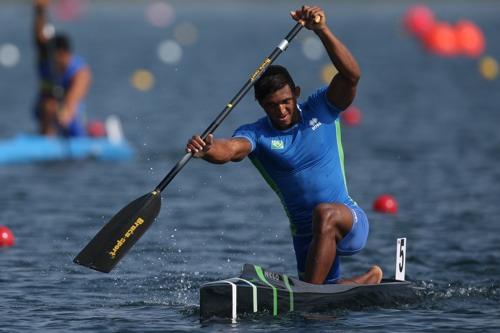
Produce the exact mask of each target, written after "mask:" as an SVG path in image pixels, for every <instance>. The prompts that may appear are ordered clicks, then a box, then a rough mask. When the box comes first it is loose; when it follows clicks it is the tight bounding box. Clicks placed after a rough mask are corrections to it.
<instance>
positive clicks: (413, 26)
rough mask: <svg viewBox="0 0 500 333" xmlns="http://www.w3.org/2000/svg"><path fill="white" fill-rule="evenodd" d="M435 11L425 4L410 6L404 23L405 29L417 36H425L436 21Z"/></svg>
mask: <svg viewBox="0 0 500 333" xmlns="http://www.w3.org/2000/svg"><path fill="white" fill-rule="evenodd" d="M435 21H436V20H435V18H434V13H433V12H432V10H431V9H430V8H429V7H427V6H424V5H414V6H412V7H410V8H409V9H408V10H407V11H406V14H405V16H404V19H403V25H404V27H405V29H406V30H407V31H408V32H409V33H411V34H412V35H415V36H416V37H423V36H424V35H425V34H426V33H427V32H428V31H429V30H430V29H431V28H432V27H433V26H434V23H435Z"/></svg>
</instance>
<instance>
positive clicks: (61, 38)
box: [51, 33, 71, 52]
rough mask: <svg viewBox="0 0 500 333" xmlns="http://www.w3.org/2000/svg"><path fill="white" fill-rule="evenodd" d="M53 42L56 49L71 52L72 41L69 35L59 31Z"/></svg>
mask: <svg viewBox="0 0 500 333" xmlns="http://www.w3.org/2000/svg"><path fill="white" fill-rule="evenodd" d="M51 42H52V45H53V46H54V49H55V50H56V51H66V52H71V41H70V38H69V37H68V35H66V34H60V33H58V34H56V35H55V36H54V38H53V39H52V41H51Z"/></svg>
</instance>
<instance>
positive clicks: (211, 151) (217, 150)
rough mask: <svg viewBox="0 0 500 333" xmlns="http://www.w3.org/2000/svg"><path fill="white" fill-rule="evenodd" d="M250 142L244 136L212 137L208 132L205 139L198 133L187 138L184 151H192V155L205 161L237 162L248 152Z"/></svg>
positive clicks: (250, 149) (218, 162)
mask: <svg viewBox="0 0 500 333" xmlns="http://www.w3.org/2000/svg"><path fill="white" fill-rule="evenodd" d="M251 151H252V144H251V143H250V141H248V140H247V139H244V138H231V139H214V137H213V135H212V134H210V135H209V136H208V137H207V138H206V139H205V141H203V140H202V139H201V137H200V136H199V135H195V136H193V137H192V138H191V139H189V141H188V143H187V145H186V152H188V153H192V154H193V157H196V158H203V159H204V160H205V161H208V162H210V163H215V164H224V163H227V162H239V161H241V160H242V159H244V158H245V157H247V156H248V154H250V152H251Z"/></svg>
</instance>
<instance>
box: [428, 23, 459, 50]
mask: <svg viewBox="0 0 500 333" xmlns="http://www.w3.org/2000/svg"><path fill="white" fill-rule="evenodd" d="M424 44H425V46H426V48H427V50H429V51H430V52H432V53H435V54H437V55H440V56H454V55H457V54H458V52H459V51H460V50H459V45H458V42H457V36H456V33H455V29H454V28H453V27H452V26H451V25H450V24H449V23H445V22H439V23H436V24H435V25H434V26H433V27H432V28H431V29H430V30H429V31H428V32H427V33H426V34H425V37H424Z"/></svg>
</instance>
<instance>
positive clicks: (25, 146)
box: [0, 134, 134, 165]
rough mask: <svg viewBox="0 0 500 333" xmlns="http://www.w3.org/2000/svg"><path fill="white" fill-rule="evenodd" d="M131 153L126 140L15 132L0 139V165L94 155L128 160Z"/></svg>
mask: <svg viewBox="0 0 500 333" xmlns="http://www.w3.org/2000/svg"><path fill="white" fill-rule="evenodd" d="M133 155H134V152H133V149H132V148H131V147H130V146H129V144H128V143H127V142H126V141H122V142H118V143H112V142H111V141H109V140H108V139H107V138H91V137H76V138H55V137H54V138H52V137H44V136H39V135H24V134H22V135H18V136H16V137H14V138H12V139H8V140H3V141H0V165H9V164H26V163H37V162H51V161H71V160H85V159H96V160H103V161H118V160H128V159H130V158H132V156H133Z"/></svg>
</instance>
